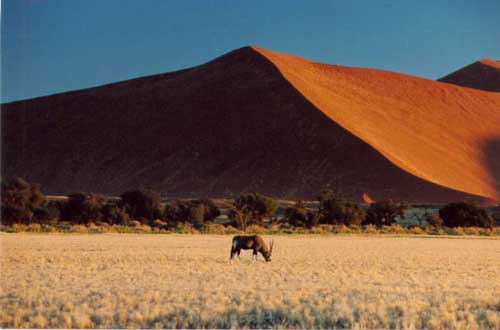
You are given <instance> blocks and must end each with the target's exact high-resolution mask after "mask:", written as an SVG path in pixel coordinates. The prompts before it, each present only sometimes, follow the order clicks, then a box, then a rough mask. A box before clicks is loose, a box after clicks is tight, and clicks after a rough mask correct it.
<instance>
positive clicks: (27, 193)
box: [1, 178, 46, 224]
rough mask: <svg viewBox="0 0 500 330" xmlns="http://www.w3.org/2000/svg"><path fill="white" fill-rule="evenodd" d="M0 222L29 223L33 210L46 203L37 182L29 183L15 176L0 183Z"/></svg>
mask: <svg viewBox="0 0 500 330" xmlns="http://www.w3.org/2000/svg"><path fill="white" fill-rule="evenodd" d="M1 189H2V192H1V194H2V206H1V208H2V222H4V223H5V224H12V223H15V222H23V223H31V222H32V220H33V216H34V214H35V210H36V209H37V208H40V207H43V206H44V205H45V203H46V199H45V196H44V195H43V194H42V192H41V191H40V186H39V185H37V184H29V183H28V182H26V181H25V180H24V179H22V178H15V179H13V180H11V181H9V182H7V183H3V182H2V185H1Z"/></svg>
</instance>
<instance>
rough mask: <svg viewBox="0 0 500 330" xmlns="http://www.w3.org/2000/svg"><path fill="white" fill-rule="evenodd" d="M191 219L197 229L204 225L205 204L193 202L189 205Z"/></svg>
mask: <svg viewBox="0 0 500 330" xmlns="http://www.w3.org/2000/svg"><path fill="white" fill-rule="evenodd" d="M189 221H190V222H191V223H192V224H193V226H194V227H195V228H196V229H201V228H203V227H204V222H205V206H204V205H203V204H192V205H190V207H189Z"/></svg>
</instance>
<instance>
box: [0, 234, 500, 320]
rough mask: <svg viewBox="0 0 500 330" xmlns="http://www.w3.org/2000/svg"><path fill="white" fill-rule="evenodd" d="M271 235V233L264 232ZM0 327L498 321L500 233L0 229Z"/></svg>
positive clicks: (499, 317)
mask: <svg viewBox="0 0 500 330" xmlns="http://www.w3.org/2000/svg"><path fill="white" fill-rule="evenodd" d="M269 238H270V237H266V240H268V239H269ZM0 239H1V252H2V253H1V266H2V269H1V282H0V283H1V296H0V325H1V326H2V327H38V328H44V327H107V328H109V327H112V328H116V327H148V328H149V327H152V328H158V327H188V328H192V327H217V328H227V327H247V328H248V327H283V328H285V327H286V328H290V327H308V328H310V327H321V328H332V327H341V328H346V327H350V328H363V327H369V328H380V327H382V328H468V329H474V328H491V329H495V328H496V329H498V328H500V316H499V314H500V296H499V294H498V293H499V292H500V240H495V239H464V238H460V239H448V238H395V237H345V236H344V237H339V236H322V237H318V236H315V237H308V236H294V237H284V236H279V237H274V239H275V251H274V254H273V260H272V262H271V263H268V264H266V263H264V262H263V259H262V258H260V261H258V262H254V261H252V258H251V252H249V251H246V252H243V253H242V260H241V261H236V262H235V263H234V264H230V263H229V262H228V258H229V249H230V241H231V237H230V236H209V235H198V236H188V235H108V234H105V235H22V234H2V235H0Z"/></svg>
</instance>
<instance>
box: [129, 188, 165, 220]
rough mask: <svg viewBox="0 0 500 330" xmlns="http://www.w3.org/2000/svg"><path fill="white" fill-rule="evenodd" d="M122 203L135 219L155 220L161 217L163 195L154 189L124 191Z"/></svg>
mask: <svg viewBox="0 0 500 330" xmlns="http://www.w3.org/2000/svg"><path fill="white" fill-rule="evenodd" d="M120 197H121V199H122V201H121V205H122V206H123V207H125V209H126V210H127V212H128V213H129V214H130V216H131V217H133V218H135V219H141V218H143V219H148V220H155V219H158V218H161V216H162V212H161V195H160V193H158V192H156V191H154V190H134V191H127V192H124V193H123V194H122V195H121V196H120Z"/></svg>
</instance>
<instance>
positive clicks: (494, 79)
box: [439, 59, 500, 92]
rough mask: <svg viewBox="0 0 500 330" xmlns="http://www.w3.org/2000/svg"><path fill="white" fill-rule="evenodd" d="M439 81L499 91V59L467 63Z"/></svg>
mask: <svg viewBox="0 0 500 330" xmlns="http://www.w3.org/2000/svg"><path fill="white" fill-rule="evenodd" d="M439 81H442V82H447V83H451V84H455V85H460V86H464V87H470V88H476V89H482V90H485V91H491V92H500V61H495V60H492V59H483V60H480V61H477V62H474V63H472V64H469V65H467V66H466V67H464V68H461V69H459V70H457V71H455V72H452V73H450V74H449V75H447V76H445V77H443V78H440V79H439Z"/></svg>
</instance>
